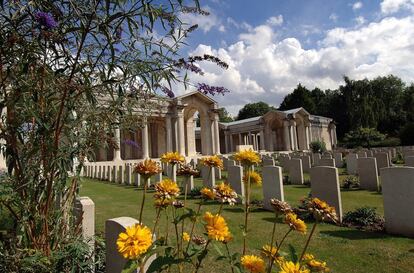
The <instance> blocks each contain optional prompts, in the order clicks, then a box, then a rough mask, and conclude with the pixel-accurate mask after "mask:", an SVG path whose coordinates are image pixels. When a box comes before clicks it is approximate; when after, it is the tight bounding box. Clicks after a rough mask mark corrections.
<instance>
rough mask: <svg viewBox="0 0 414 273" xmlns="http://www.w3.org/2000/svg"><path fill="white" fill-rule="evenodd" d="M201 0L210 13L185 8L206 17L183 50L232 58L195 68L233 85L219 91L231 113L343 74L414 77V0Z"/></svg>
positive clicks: (207, 78)
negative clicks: (224, 92) (224, 65)
mask: <svg viewBox="0 0 414 273" xmlns="http://www.w3.org/2000/svg"><path fill="white" fill-rule="evenodd" d="M200 3H201V6H202V7H203V9H205V10H208V11H209V12H210V16H201V15H191V14H184V15H183V16H182V20H183V21H185V22H188V23H189V24H195V23H198V24H199V29H198V30H197V31H195V32H193V33H192V35H191V37H190V38H189V39H188V40H187V43H188V46H186V47H185V48H183V54H184V55H194V54H203V53H209V54H214V55H217V56H219V57H220V58H222V59H223V60H225V61H227V62H228V63H229V65H230V68H229V69H228V70H226V71H223V70H221V69H219V68H217V67H214V66H213V65H211V64H205V63H202V64H200V66H201V68H202V69H203V70H204V71H205V72H206V73H205V75H204V76H203V77H200V76H199V75H190V76H191V78H192V79H193V80H194V81H195V82H206V83H208V84H211V85H221V86H225V87H227V88H228V89H230V90H231V93H230V94H228V95H226V96H224V97H216V99H217V100H218V102H219V103H220V105H222V106H225V107H226V108H227V109H228V110H229V111H230V112H231V113H232V114H237V112H238V110H239V109H240V108H241V107H242V106H243V105H244V104H246V103H248V102H255V101H259V100H263V101H266V102H268V103H269V104H272V105H275V106H278V105H279V104H280V103H281V101H282V100H283V97H284V96H285V95H286V94H288V93H289V92H291V91H292V90H293V88H294V87H295V86H296V85H297V84H298V83H302V84H304V85H306V86H307V87H309V88H314V87H316V86H317V87H320V88H322V89H327V88H337V87H338V86H339V85H340V84H342V78H343V76H344V75H347V76H350V77H351V78H353V79H362V78H365V77H367V78H373V77H376V76H384V75H388V74H391V73H392V74H395V75H397V76H400V77H401V78H403V80H405V81H407V82H411V81H413V80H414V62H412V60H414V39H413V38H414V0H377V1H374V0H365V1H351V0H349V1H345V0H341V1H337V0H335V1H334V0H260V1H253V0H227V1H220V0H204V1H203V0H200ZM411 63H413V64H411ZM174 91H176V92H177V93H178V94H180V93H183V92H184V91H183V90H182V88H179V87H177V88H176V90H174Z"/></svg>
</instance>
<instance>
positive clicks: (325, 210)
mask: <svg viewBox="0 0 414 273" xmlns="http://www.w3.org/2000/svg"><path fill="white" fill-rule="evenodd" d="M307 206H308V210H309V211H310V212H311V213H312V214H313V216H314V217H315V219H316V220H330V221H333V222H337V221H338V217H337V215H336V211H335V208H334V207H331V206H329V205H328V204H327V203H326V202H324V201H322V200H320V199H319V198H312V199H311V200H310V202H309V203H308V204H307Z"/></svg>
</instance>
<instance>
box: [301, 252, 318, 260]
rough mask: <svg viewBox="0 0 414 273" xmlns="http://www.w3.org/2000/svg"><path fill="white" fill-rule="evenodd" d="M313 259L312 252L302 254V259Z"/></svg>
mask: <svg viewBox="0 0 414 273" xmlns="http://www.w3.org/2000/svg"><path fill="white" fill-rule="evenodd" d="M313 259H315V256H313V255H312V254H309V253H305V255H303V260H304V261H310V260H313Z"/></svg>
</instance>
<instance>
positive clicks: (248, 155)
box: [234, 150, 261, 166]
mask: <svg viewBox="0 0 414 273" xmlns="http://www.w3.org/2000/svg"><path fill="white" fill-rule="evenodd" d="M234 160H236V161H239V162H241V164H242V165H245V166H252V165H254V164H259V163H260V161H261V160H260V157H259V154H258V153H256V152H255V151H253V150H244V151H240V152H238V153H236V154H235V155H234Z"/></svg>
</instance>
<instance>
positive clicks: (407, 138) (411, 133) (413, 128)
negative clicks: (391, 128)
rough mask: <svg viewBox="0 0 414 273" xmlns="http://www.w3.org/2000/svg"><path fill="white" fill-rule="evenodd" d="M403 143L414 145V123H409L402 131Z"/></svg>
mask: <svg viewBox="0 0 414 273" xmlns="http://www.w3.org/2000/svg"><path fill="white" fill-rule="evenodd" d="M400 139H401V144H402V145H414V123H408V124H407V125H405V126H404V127H403V128H402V129H401V132H400Z"/></svg>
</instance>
